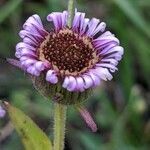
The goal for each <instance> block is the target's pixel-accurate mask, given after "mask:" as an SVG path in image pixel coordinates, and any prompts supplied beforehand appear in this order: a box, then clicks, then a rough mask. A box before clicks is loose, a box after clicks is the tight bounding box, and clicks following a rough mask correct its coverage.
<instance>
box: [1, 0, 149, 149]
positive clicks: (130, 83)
mask: <svg viewBox="0 0 150 150" xmlns="http://www.w3.org/2000/svg"><path fill="white" fill-rule="evenodd" d="M76 3H77V4H76V6H77V8H78V10H79V11H84V12H86V16H87V17H90V18H91V17H97V18H100V19H101V20H102V21H104V22H106V23H107V29H108V30H110V31H111V32H113V33H114V34H115V35H116V36H117V37H118V38H119V39H120V42H121V45H122V46H123V47H124V49H125V54H124V57H123V60H122V61H121V63H119V71H118V72H117V73H115V74H114V79H113V80H112V81H111V82H105V83H104V84H103V85H102V86H101V87H100V88H98V89H96V90H95V93H94V95H93V96H92V97H90V98H89V100H88V101H87V102H85V103H84V105H85V106H86V107H87V108H88V110H89V111H90V112H91V114H92V116H93V117H94V119H95V121H96V123H97V125H98V132H97V133H92V132H91V131H90V129H88V128H87V126H86V124H85V123H84V121H83V120H82V118H81V117H80V115H79V113H78V112H77V111H76V110H75V109H74V108H73V107H72V106H70V108H69V110H68V111H69V113H68V118H67V131H66V141H65V147H66V148H65V149H66V150H149V149H150V91H149V89H150V79H149V76H150V42H149V41H150V11H149V10H150V0H77V2H76ZM66 8H67V0H37V1H36V0H24V1H23V0H0V57H4V58H5V57H14V53H15V45H16V43H17V42H18V41H20V39H19V36H18V32H19V30H20V29H21V28H22V24H23V23H24V21H25V20H26V19H27V18H28V17H29V16H30V15H32V14H35V13H37V14H39V15H40V17H41V18H42V20H43V23H44V24H45V25H46V26H48V23H47V21H46V19H45V18H46V16H47V14H48V13H50V12H52V11H62V10H64V9H66ZM0 99H7V101H10V102H11V103H12V104H13V105H15V106H16V107H18V108H20V109H21V110H23V111H24V112H25V113H26V114H28V115H29V116H30V117H32V119H33V120H34V121H35V122H36V123H37V124H38V126H39V127H40V128H41V129H42V130H43V131H44V132H45V133H46V134H47V135H48V136H49V137H50V138H52V136H53V135H52V129H53V119H52V116H53V105H52V102H51V101H50V100H47V99H45V98H43V97H42V96H41V95H40V94H38V93H37V91H36V90H35V89H34V88H33V86H32V83H31V81H30V80H29V78H28V77H27V76H26V75H25V74H24V73H23V72H22V71H20V70H18V69H16V68H15V67H13V66H11V65H9V64H7V63H6V62H5V61H3V60H1V59H0ZM0 133H2V134H0V150H23V146H22V143H21V140H20V139H19V137H18V135H17V133H16V131H15V130H14V129H13V127H12V125H11V123H10V122H9V118H8V117H5V118H4V119H1V120H0ZM35 140H36V139H35Z"/></svg>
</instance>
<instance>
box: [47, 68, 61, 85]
mask: <svg viewBox="0 0 150 150" xmlns="http://www.w3.org/2000/svg"><path fill="white" fill-rule="evenodd" d="M46 81H48V82H50V83H52V84H56V83H57V82H58V78H57V76H56V73H55V71H54V70H49V71H48V72H47V73H46Z"/></svg>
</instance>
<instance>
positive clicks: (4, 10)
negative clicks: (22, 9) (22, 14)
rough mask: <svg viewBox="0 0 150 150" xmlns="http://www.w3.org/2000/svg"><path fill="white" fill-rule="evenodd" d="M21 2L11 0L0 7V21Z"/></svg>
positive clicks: (20, 0)
mask: <svg viewBox="0 0 150 150" xmlns="http://www.w3.org/2000/svg"><path fill="white" fill-rule="evenodd" d="M21 2H22V0H11V1H9V2H7V3H6V5H5V6H3V7H2V8H1V9H0V23H2V22H3V21H4V19H6V18H7V17H8V16H9V15H10V14H11V13H12V12H13V11H14V10H15V9H16V8H17V7H18V5H19V4H20V3H21Z"/></svg>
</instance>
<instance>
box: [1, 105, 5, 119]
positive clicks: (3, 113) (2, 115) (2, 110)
mask: <svg viewBox="0 0 150 150" xmlns="http://www.w3.org/2000/svg"><path fill="white" fill-rule="evenodd" d="M5 114H6V111H5V110H4V109H3V108H2V106H0V118H3V117H4V116H5Z"/></svg>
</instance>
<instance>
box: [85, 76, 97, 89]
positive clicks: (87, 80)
mask: <svg viewBox="0 0 150 150" xmlns="http://www.w3.org/2000/svg"><path fill="white" fill-rule="evenodd" d="M82 78H83V80H84V88H85V89H88V88H90V87H92V86H93V85H94V82H93V80H92V78H91V76H88V75H86V74H84V75H83V76H82Z"/></svg>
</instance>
